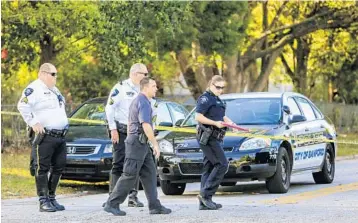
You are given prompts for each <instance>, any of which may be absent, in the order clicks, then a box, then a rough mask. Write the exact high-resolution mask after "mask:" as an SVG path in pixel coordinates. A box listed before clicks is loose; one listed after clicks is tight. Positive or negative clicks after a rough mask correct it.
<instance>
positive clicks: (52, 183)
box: [48, 173, 65, 211]
mask: <svg viewBox="0 0 358 223" xmlns="http://www.w3.org/2000/svg"><path fill="white" fill-rule="evenodd" d="M60 178H61V175H58V174H52V173H51V175H50V178H49V181H48V190H49V199H50V202H51V204H52V205H53V206H54V207H55V208H56V210H57V211H63V210H65V207H64V206H63V205H61V204H59V203H58V202H57V200H56V188H57V185H58V183H59V182H60Z"/></svg>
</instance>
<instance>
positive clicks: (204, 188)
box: [200, 137, 228, 198]
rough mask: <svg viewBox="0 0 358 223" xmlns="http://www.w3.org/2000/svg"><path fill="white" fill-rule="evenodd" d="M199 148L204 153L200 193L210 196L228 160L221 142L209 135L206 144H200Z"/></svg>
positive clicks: (223, 173)
mask: <svg viewBox="0 0 358 223" xmlns="http://www.w3.org/2000/svg"><path fill="white" fill-rule="evenodd" d="M200 148H201V150H202V151H203V153H204V160H203V164H204V168H203V174H202V176H201V190H200V195H201V196H202V197H204V198H211V197H212V196H213V195H214V194H215V192H216V191H217V189H218V187H219V185H220V183H221V181H222V179H223V178H224V175H225V173H226V171H227V169H228V162H227V159H226V156H225V153H224V150H223V148H222V144H221V142H220V141H218V140H217V139H215V138H213V137H211V138H210V139H209V141H208V144H207V145H205V146H204V145H201V144H200Z"/></svg>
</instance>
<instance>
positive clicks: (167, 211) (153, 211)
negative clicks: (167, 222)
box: [149, 206, 172, 214]
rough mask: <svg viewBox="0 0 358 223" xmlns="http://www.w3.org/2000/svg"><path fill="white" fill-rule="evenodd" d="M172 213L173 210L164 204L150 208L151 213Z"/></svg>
mask: <svg viewBox="0 0 358 223" xmlns="http://www.w3.org/2000/svg"><path fill="white" fill-rule="evenodd" d="M170 213H172V210H170V209H169V208H166V207H164V206H160V207H159V208H156V209H151V210H149V214H170Z"/></svg>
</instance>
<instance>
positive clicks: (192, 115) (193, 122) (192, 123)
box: [183, 108, 198, 127]
mask: <svg viewBox="0 0 358 223" xmlns="http://www.w3.org/2000/svg"><path fill="white" fill-rule="evenodd" d="M195 114H196V112H195V108H194V109H193V110H192V111H191V113H190V116H189V117H188V118H187V119H186V121H185V123H184V124H183V127H185V126H186V127H189V126H196V125H197V124H198V122H197V121H196V120H195Z"/></svg>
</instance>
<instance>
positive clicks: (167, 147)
mask: <svg viewBox="0 0 358 223" xmlns="http://www.w3.org/2000/svg"><path fill="white" fill-rule="evenodd" d="M159 150H160V152H162V153H173V152H174V150H173V144H171V143H170V142H169V141H168V140H165V139H163V140H160V141H159Z"/></svg>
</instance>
